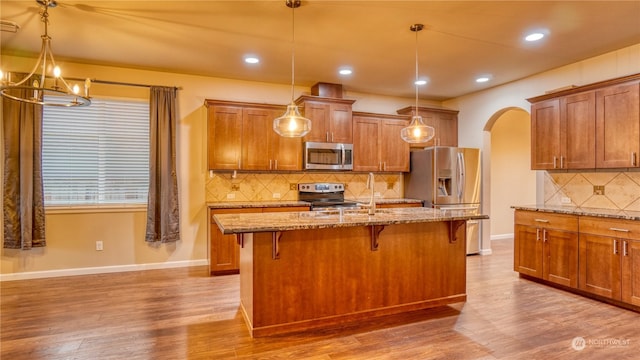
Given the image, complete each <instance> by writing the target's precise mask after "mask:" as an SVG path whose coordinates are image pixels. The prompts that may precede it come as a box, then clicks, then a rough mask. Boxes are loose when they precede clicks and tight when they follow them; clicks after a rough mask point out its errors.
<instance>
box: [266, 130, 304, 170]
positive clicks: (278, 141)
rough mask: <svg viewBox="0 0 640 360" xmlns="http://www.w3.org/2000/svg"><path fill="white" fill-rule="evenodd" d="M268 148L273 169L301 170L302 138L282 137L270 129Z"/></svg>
mask: <svg viewBox="0 0 640 360" xmlns="http://www.w3.org/2000/svg"><path fill="white" fill-rule="evenodd" d="M271 133H272V134H271V141H270V143H269V150H270V153H271V159H272V161H273V163H272V169H273V170H302V140H301V139H300V138H288V137H282V136H280V135H278V134H276V132H275V131H273V130H271Z"/></svg>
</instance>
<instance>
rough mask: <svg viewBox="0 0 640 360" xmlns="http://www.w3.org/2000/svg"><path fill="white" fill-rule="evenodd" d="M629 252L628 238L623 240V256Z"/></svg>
mask: <svg viewBox="0 0 640 360" xmlns="http://www.w3.org/2000/svg"><path fill="white" fill-rule="evenodd" d="M627 255H629V253H628V252H627V240H623V241H622V256H627Z"/></svg>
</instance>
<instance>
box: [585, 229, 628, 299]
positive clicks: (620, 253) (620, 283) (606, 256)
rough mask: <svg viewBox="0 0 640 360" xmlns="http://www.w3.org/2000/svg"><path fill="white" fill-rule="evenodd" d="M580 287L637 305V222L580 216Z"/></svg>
mask: <svg viewBox="0 0 640 360" xmlns="http://www.w3.org/2000/svg"><path fill="white" fill-rule="evenodd" d="M579 279H580V281H579V289H580V290H584V291H587V292H590V293H592V294H596V295H599V296H603V297H606V298H609V299H613V300H618V301H622V302H625V303H628V304H632V305H637V306H639V305H640V223H639V222H637V221H629V220H617V219H602V218H597V217H581V218H580V273H579Z"/></svg>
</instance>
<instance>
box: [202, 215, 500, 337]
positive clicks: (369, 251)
mask: <svg viewBox="0 0 640 360" xmlns="http://www.w3.org/2000/svg"><path fill="white" fill-rule="evenodd" d="M486 218H488V217H487V216H486V215H481V214H477V213H469V212H467V211H464V210H439V209H429V208H398V209H380V210H378V211H377V212H376V214H374V215H368V214H367V212H366V210H365V211H362V210H345V211H327V212H322V211H317V212H316V211H311V212H288V213H261V214H217V215H215V216H214V220H215V221H216V223H217V225H218V228H219V231H222V232H223V233H224V234H236V237H237V240H238V243H239V244H240V246H241V250H240V301H241V311H242V313H243V316H244V318H245V320H246V323H247V326H248V328H249V331H250V332H251V335H252V336H254V337H260V336H269V335H275V334H281V333H287V332H295V331H302V330H309V329H316V328H322V327H327V326H336V325H339V324H343V323H353V322H357V321H358V320H359V319H364V318H370V317H375V316H383V315H390V314H397V313H402V312H409V311H415V310H419V309H425V308H430V307H436V306H442V305H446V304H451V303H457V302H464V301H465V300H466V248H465V246H466V242H465V237H466V221H467V220H471V219H486Z"/></svg>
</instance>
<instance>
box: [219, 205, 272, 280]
mask: <svg viewBox="0 0 640 360" xmlns="http://www.w3.org/2000/svg"><path fill="white" fill-rule="evenodd" d="M260 211H261V210H260V208H258V209H214V210H210V211H209V221H210V222H211V225H210V228H209V236H210V243H209V272H210V273H211V275H224V274H237V273H238V271H239V269H240V247H239V246H238V241H237V239H236V236H235V235H225V234H223V233H222V232H220V229H219V228H218V225H216V223H215V221H214V220H213V215H215V214H238V213H251V212H260Z"/></svg>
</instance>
